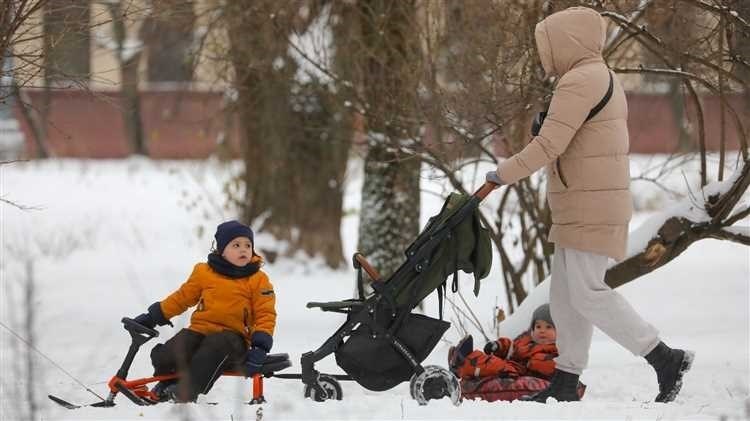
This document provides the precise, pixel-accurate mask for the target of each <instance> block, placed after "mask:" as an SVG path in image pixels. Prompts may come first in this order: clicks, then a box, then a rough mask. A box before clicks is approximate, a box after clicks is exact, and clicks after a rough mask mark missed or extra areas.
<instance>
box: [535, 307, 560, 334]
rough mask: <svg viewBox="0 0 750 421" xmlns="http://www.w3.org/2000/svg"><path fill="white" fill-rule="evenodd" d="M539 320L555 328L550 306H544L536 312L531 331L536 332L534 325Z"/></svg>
mask: <svg viewBox="0 0 750 421" xmlns="http://www.w3.org/2000/svg"><path fill="white" fill-rule="evenodd" d="M537 320H544V321H545V322H547V323H549V324H551V325H552V326H553V327H554V326H555V322H554V321H553V320H552V314H550V311H549V304H542V305H540V306H539V307H537V309H536V310H534V314H533V315H532V316H531V330H534V323H536V321H537Z"/></svg>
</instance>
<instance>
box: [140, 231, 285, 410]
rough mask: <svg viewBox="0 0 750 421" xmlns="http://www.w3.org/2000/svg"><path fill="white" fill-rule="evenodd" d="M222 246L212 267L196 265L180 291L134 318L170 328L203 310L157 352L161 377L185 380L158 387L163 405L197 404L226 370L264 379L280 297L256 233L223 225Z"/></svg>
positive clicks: (219, 239)
mask: <svg viewBox="0 0 750 421" xmlns="http://www.w3.org/2000/svg"><path fill="white" fill-rule="evenodd" d="M215 239H216V249H215V250H213V251H212V252H211V253H210V254H209V255H208V261H207V262H205V263H198V264H196V265H195V267H194V269H193V273H192V274H191V275H190V277H189V278H188V280H187V281H186V282H185V283H184V284H182V286H180V288H179V289H178V290H177V291H175V292H173V293H172V294H170V295H169V296H168V297H166V298H165V299H164V300H162V301H159V302H156V303H154V304H152V305H151V306H149V308H148V312H147V313H143V314H141V315H139V316H138V317H136V318H135V320H136V321H137V322H138V323H140V324H142V325H144V326H147V327H150V328H153V327H155V326H156V325H159V326H163V325H167V324H169V325H171V323H170V322H169V319H171V318H172V317H174V316H177V315H179V314H182V313H183V312H185V310H187V309H188V308H190V307H193V306H195V307H196V308H195V311H194V312H193V314H192V316H191V318H190V326H189V327H188V328H187V329H182V330H180V331H179V332H178V333H177V334H176V335H175V336H173V337H172V338H171V339H169V340H167V341H166V342H165V343H164V344H159V345H156V346H155V347H154V349H153V350H152V351H151V363H152V364H153V366H154V375H165V374H171V373H175V372H177V373H180V377H179V379H178V380H177V381H169V382H160V383H158V384H157V385H156V386H155V387H154V390H153V391H154V393H155V394H156V395H157V396H159V397H160V399H162V400H167V399H172V400H174V401H177V402H189V401H194V400H195V398H196V397H197V396H198V394H200V393H203V394H206V393H208V391H209V390H210V389H211V387H212V386H213V383H214V382H215V381H216V379H217V378H218V377H219V376H220V375H221V373H222V372H223V371H224V370H227V369H243V368H244V371H245V373H246V374H247V375H248V376H251V375H253V374H255V373H258V372H259V371H260V368H261V366H262V365H263V362H264V361H265V358H266V354H267V353H268V352H269V351H270V350H271V346H272V345H273V333H274V328H275V326H276V296H275V295H274V291H273V286H272V285H271V283H270V281H269V280H268V276H267V275H266V274H265V273H264V272H263V271H261V270H260V267H261V266H262V264H263V260H262V258H261V257H260V256H258V255H257V254H255V249H254V244H253V242H254V235H253V231H252V229H250V227H248V226H246V225H243V224H241V223H239V222H237V221H228V222H224V223H222V224H220V225H219V226H218V227H217V229H216V234H215ZM243 366H244V367H243Z"/></svg>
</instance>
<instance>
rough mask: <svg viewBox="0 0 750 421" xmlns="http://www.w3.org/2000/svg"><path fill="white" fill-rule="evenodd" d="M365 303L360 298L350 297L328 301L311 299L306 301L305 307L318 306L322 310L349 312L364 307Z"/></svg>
mask: <svg viewBox="0 0 750 421" xmlns="http://www.w3.org/2000/svg"><path fill="white" fill-rule="evenodd" d="M364 305H365V303H364V301H362V300H358V299H356V298H352V299H349V300H344V301H328V302H315V301H311V302H309V303H307V305H306V307H307V308H319V309H321V310H323V311H333V312H336V313H351V312H353V311H357V310H360V309H362V307H364Z"/></svg>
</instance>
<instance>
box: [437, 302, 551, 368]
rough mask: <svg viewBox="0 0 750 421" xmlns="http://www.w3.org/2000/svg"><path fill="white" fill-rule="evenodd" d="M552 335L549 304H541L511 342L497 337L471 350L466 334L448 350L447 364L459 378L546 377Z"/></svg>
mask: <svg viewBox="0 0 750 421" xmlns="http://www.w3.org/2000/svg"><path fill="white" fill-rule="evenodd" d="M556 337H557V335H556V331H555V324H554V323H553V321H552V317H551V316H550V311H549V304H544V305H542V306H540V307H539V308H537V309H536V310H535V311H534V314H533V316H532V323H531V326H530V328H529V330H528V331H527V332H524V333H522V334H521V335H519V336H518V337H517V338H516V339H514V340H512V341H511V339H510V338H498V339H497V340H495V341H492V342H489V343H487V345H485V346H484V351H480V350H472V349H473V339H472V337H471V335H467V336H466V337H464V338H463V339H462V340H461V341H460V342H459V343H458V345H457V346H456V347H454V348H451V350H450V351H449V352H448V360H449V365H450V368H451V371H453V373H454V374H456V376H458V377H459V378H460V379H470V378H476V377H489V376H493V377H494V376H497V377H511V378H515V377H520V376H534V377H539V378H542V379H549V378H550V377H551V376H552V373H553V372H554V371H555V361H554V358H555V357H557V346H556V345H555V339H556Z"/></svg>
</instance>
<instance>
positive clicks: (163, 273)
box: [0, 157, 750, 421]
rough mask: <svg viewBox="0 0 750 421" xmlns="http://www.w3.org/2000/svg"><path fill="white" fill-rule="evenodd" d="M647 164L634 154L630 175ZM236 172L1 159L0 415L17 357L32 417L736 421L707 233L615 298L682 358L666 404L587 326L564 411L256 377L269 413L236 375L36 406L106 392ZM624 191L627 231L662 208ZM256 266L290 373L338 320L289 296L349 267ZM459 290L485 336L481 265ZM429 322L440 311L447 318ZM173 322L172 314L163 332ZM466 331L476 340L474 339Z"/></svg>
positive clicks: (738, 413) (136, 373) (748, 271)
mask: <svg viewBox="0 0 750 421" xmlns="http://www.w3.org/2000/svg"><path fill="white" fill-rule="evenodd" d="M654 165H655V164H654V162H653V161H651V160H649V159H647V158H643V157H640V158H638V157H636V159H634V164H633V167H634V173H639V172H640V171H642V170H643V169H645V168H647V167H650V166H654ZM691 165H693V164H691ZM358 169H359V165H358V164H357V162H356V161H354V162H353V165H352V166H351V171H350V174H349V176H348V178H349V179H348V182H347V194H346V200H345V206H346V214H347V215H348V216H347V218H346V219H345V222H344V224H343V227H342V235H343V238H344V246H345V251H346V253H347V255H350V254H351V253H352V252H353V251H354V247H355V246H356V236H357V224H358V221H357V213H358V209H357V207H358V206H359V189H360V187H361V184H360V183H361V175H360V174H359V170H358ZM235 171H236V169H234V170H233V169H231V168H227V167H226V166H221V165H219V164H218V163H215V162H210V161H209V162H194V161H180V162H175V161H160V162H152V161H149V160H144V159H130V160H123V161H76V160H60V161H45V162H28V163H15V164H11V165H3V166H0V197H2V198H3V199H6V200H12V201H14V202H15V203H18V204H22V205H25V206H29V207H33V209H31V210H25V211H21V210H19V209H16V208H14V207H12V206H9V205H7V204H1V203H0V221H2V226H1V228H0V229H1V231H0V242H1V243H2V247H1V248H0V253H1V254H0V297H1V298H2V300H1V301H0V322H1V323H2V325H3V326H0V420H3V421H5V420H16V419H19V420H20V419H26V418H25V415H24V414H26V413H27V412H26V411H27V408H28V407H29V402H28V401H27V400H26V399H27V396H28V393H29V392H28V384H27V382H26V380H25V378H26V377H25V375H24V374H23V373H24V371H25V360H26V355H27V353H28V352H32V356H33V362H34V378H35V380H34V382H33V385H32V389H31V390H32V394H33V395H34V396H35V400H34V401H35V404H36V408H37V419H41V420H140V419H149V420H182V419H191V420H205V419H211V420H214V419H215V420H235V421H239V420H256V419H260V418H262V419H266V420H281V419H298V420H302V419H316V420H334V419H425V420H437V419H441V420H442V419H618V420H625V419H627V420H640V419H648V420H686V419H687V420H693V419H708V420H747V419H749V418H750V400H749V398H748V393H749V388H750V386H749V383H750V375H749V371H750V368H749V362H748V360H749V359H750V346H749V345H748V337H749V336H750V321H749V316H748V307H750V305H749V304H750V294H749V292H748V284H749V282H750V251H749V249H748V248H746V247H742V246H739V245H736V244H731V243H728V242H719V241H713V240H706V241H702V242H699V243H697V244H695V245H693V246H692V247H690V248H689V249H688V250H687V251H686V252H685V253H683V254H682V255H681V256H680V257H679V258H677V259H676V260H675V261H674V262H672V263H670V264H669V265H667V266H666V267H664V268H662V269H660V270H658V271H656V272H655V273H652V274H649V275H647V276H644V277H642V278H640V279H638V280H636V281H634V282H632V283H630V284H629V285H626V286H625V287H622V288H620V289H619V291H620V292H621V293H622V294H624V295H625V296H626V297H627V298H628V299H629V300H630V302H631V303H632V304H633V305H634V307H635V308H636V309H637V310H638V311H639V312H640V313H641V314H642V315H643V316H644V317H645V318H646V319H647V320H649V321H650V322H651V323H652V324H654V325H655V326H656V327H657V328H658V329H659V330H660V331H661V332H662V337H663V339H664V340H665V341H666V342H667V343H668V344H670V345H672V346H676V347H685V348H688V349H692V350H694V351H696V361H695V365H694V366H693V369H692V371H690V372H689V374H688V375H687V376H686V378H685V385H684V387H683V391H682V393H681V394H680V395H679V397H678V398H677V400H676V401H675V402H673V403H671V404H657V403H654V402H653V398H654V397H655V395H656V393H657V384H656V377H655V374H654V373H653V371H652V369H651V368H650V367H649V366H648V365H647V364H646V363H645V362H644V361H643V360H642V359H640V358H637V357H634V356H633V355H631V354H629V353H628V352H627V351H625V350H624V349H622V348H620V347H619V346H618V345H616V344H615V343H614V342H612V341H611V340H609V339H608V338H607V337H605V336H604V335H602V334H601V333H600V332H598V331H597V332H596V333H595V336H594V343H593V346H592V349H591V360H590V367H589V369H588V370H586V372H585V373H584V375H583V377H582V381H583V382H584V383H586V384H587V385H588V390H587V393H586V396H585V398H584V401H583V402H580V403H552V404H548V405H542V404H536V403H525V402H514V403H486V402H479V401H465V402H463V403H462V405H460V406H458V407H454V406H453V405H452V404H450V402H448V401H447V400H441V401H431V402H430V404H429V405H427V406H424V407H420V406H418V405H417V404H416V402H414V401H413V400H411V399H410V398H409V391H408V384H402V385H400V386H398V387H396V388H394V389H392V390H389V391H386V392H380V393H376V392H370V391H367V390H365V389H363V388H362V387H360V386H359V385H357V384H356V383H354V382H343V383H342V386H343V393H344V399H343V400H342V401H327V402H324V403H316V402H313V401H312V400H308V399H304V398H303V396H302V384H301V382H300V381H299V380H283V379H268V380H267V381H266V384H265V395H266V398H267V399H268V403H266V404H264V405H262V409H261V410H260V412H258V411H259V409H258V407H256V406H248V405H245V404H244V403H245V402H246V401H248V400H249V396H250V393H251V392H250V391H251V385H250V382H249V381H247V380H241V379H235V378H222V379H220V380H219V381H218V382H217V384H216V385H215V387H214V389H213V390H212V391H211V393H210V394H209V395H208V396H201V397H200V398H199V401H198V403H197V404H181V405H173V404H162V405H158V406H155V407H138V406H135V405H133V404H132V403H130V402H129V401H127V400H126V399H125V398H123V397H121V396H120V397H118V399H117V403H118V404H117V406H116V407H114V408H106V409H101V408H82V409H77V410H74V411H70V410H66V409H63V408H61V407H58V406H57V405H55V404H54V403H52V402H51V401H49V400H48V399H47V398H46V395H47V394H55V395H58V396H60V397H63V398H65V399H68V400H70V401H72V402H77V403H87V402H93V401H95V400H96V398H95V397H94V396H93V395H92V394H91V393H89V392H87V391H86V390H85V388H84V387H83V386H81V385H80V384H79V383H78V382H81V383H83V384H85V385H86V386H87V387H89V388H91V389H92V390H93V391H95V392H96V393H98V394H100V395H102V396H106V393H107V387H106V381H107V380H108V379H109V378H110V377H111V376H112V375H113V374H114V373H115V372H116V370H117V369H118V368H119V366H120V363H121V362H122V359H123V357H124V355H125V353H126V351H127V346H128V344H129V341H130V337H129V335H128V334H127V333H126V332H125V331H124V330H123V329H122V325H121V323H120V319H121V318H122V317H123V316H129V317H134V316H135V315H137V314H139V313H141V312H143V311H144V310H145V309H146V307H147V306H148V305H149V304H151V303H153V302H154V301H157V300H161V299H162V298H164V297H165V296H166V295H167V294H168V293H170V292H171V291H172V290H174V289H176V288H177V287H178V286H179V285H180V284H181V283H182V282H183V281H184V280H185V278H186V277H187V275H188V274H189V273H190V271H191V269H192V267H193V265H194V264H195V263H196V262H198V261H202V260H203V259H205V255H206V254H207V252H208V250H209V247H210V245H211V239H212V235H213V232H214V229H215V226H216V224H218V223H219V222H221V220H224V219H229V218H232V217H234V216H235V215H234V214H233V212H232V210H227V209H226V208H225V206H224V203H225V199H224V198H223V196H222V189H223V186H224V182H225V180H227V179H228V178H229V177H231V176H232V174H233V172H235ZM478 173H479V174H483V173H484V172H483V171H479V172H478ZM684 182H685V180H683V178H682V175H681V174H680V173H679V172H678V173H677V175H676V176H674V177H672V178H670V180H669V183H672V184H673V187H676V188H680V189H681V190H686V189H685V188H684V187H680V185H681V184H684ZM423 186H424V188H425V190H426V191H425V193H424V194H423V196H422V199H423V200H422V218H423V220H426V218H427V217H429V216H430V215H432V214H434V213H436V212H437V211H438V210H439V207H440V205H441V204H442V198H441V197H440V195H444V194H445V193H446V192H447V191H446V190H445V188H444V187H443V185H442V184H441V183H440V182H439V181H435V180H430V179H428V177H426V179H425V182H424V183H423ZM474 187H476V185H475V186H474ZM633 188H634V191H635V192H636V193H637V197H636V205H637V207H638V209H639V213H637V214H636V217H635V218H634V220H633V227H631V228H635V227H636V226H637V225H638V224H639V223H640V222H642V221H643V220H644V219H645V218H647V217H648V215H649V213H650V212H653V211H656V210H659V209H660V208H661V207H662V206H663V205H664V204H665V203H666V200H667V198H666V197H665V195H664V194H663V193H661V192H660V191H659V190H658V189H656V188H654V187H652V186H651V185H649V184H648V183H642V182H635V183H634V184H633ZM436 193H437V194H436ZM495 196H499V195H495ZM493 199H495V198H493V197H490V200H488V201H487V203H486V204H484V205H483V206H485V207H489V206H492V204H493V202H494V200H493ZM745 223H747V221H745ZM302 235H304V233H302ZM272 241H273V240H272V239H270V238H268V237H267V236H264V235H262V234H260V235H256V243H257V245H258V247H260V248H264V247H266V248H269V247H273V248H280V247H282V245H278V244H273V243H272ZM495 262H497V259H496V260H495ZM264 270H265V271H266V272H267V273H268V274H269V275H270V278H271V280H272V282H273V283H274V285H275V289H276V293H277V297H278V298H277V299H278V301H277V310H278V323H277V328H276V335H275V344H274V350H273V352H286V353H289V354H290V357H291V359H292V361H293V363H294V367H292V368H291V369H288V370H287V372H297V373H298V372H299V357H300V355H301V354H302V353H303V352H307V351H310V350H313V349H315V348H317V347H318V346H319V345H320V344H322V342H323V341H324V340H325V339H326V338H328V337H329V336H330V335H331V334H332V333H333V332H334V331H335V329H336V328H337V327H338V326H339V325H340V324H341V323H342V316H341V315H337V314H330V313H323V312H320V311H318V310H309V309H306V308H305V303H306V302H308V301H331V300H338V299H345V298H351V296H352V292H353V280H354V276H355V274H354V271H353V270H351V269H342V270H340V271H332V270H329V269H326V268H325V267H324V266H323V265H322V264H320V262H319V261H315V260H311V259H309V258H307V257H306V256H295V257H294V258H284V259H280V260H278V261H276V262H275V263H273V264H268V265H266V266H265V268H264ZM27 279H33V281H34V290H33V299H32V301H33V306H32V311H31V312H30V314H31V315H32V316H33V326H34V329H33V335H34V338H33V339H34V344H35V347H36V348H37V349H38V350H39V351H41V353H43V354H44V356H42V355H41V354H40V353H37V352H34V351H29V350H28V348H27V347H26V345H25V344H24V343H23V342H22V341H20V340H19V339H18V338H17V337H15V336H14V335H13V334H11V333H10V332H9V331H8V329H6V327H7V328H10V329H12V330H13V331H14V332H16V334H18V335H20V336H22V337H23V338H24V339H28V336H27V331H26V330H25V328H24V326H23V321H24V318H25V317H26V314H27V313H26V312H27V310H26V306H25V304H24V302H25V301H24V298H23V294H24V285H25V284H26V281H27ZM472 285H473V279H472V278H470V277H469V276H465V277H463V278H462V280H461V288H462V291H465V292H466V293H465V294H464V296H465V297H466V299H467V300H468V301H469V303H470V305H471V306H472V308H473V309H474V311H475V312H476V313H477V315H478V316H479V317H480V318H481V319H482V320H483V321H486V322H485V324H486V325H487V326H489V325H490V320H491V319H492V313H493V308H494V306H495V305H496V304H497V303H500V304H501V305H502V303H503V302H504V299H503V297H505V292H504V291H503V289H502V280H501V277H500V271H499V267H498V265H497V263H495V265H494V267H493V271H492V274H491V275H490V277H489V278H488V279H486V280H485V281H484V282H483V286H482V292H481V295H480V297H479V298H478V299H475V298H473V296H472V295H471V293H470V290H471V286H472ZM449 298H451V295H450V294H449ZM453 298H455V297H453ZM448 307H450V306H448ZM425 311H426V312H427V313H428V314H430V315H436V314H437V303H436V302H435V299H434V297H430V298H428V299H427V300H426V306H425ZM188 314H189V313H188ZM446 318H448V319H449V320H450V319H452V318H453V315H452V313H451V312H450V308H448V313H447V314H446ZM187 323H188V317H187V314H186V315H183V316H182V317H180V318H179V319H178V320H176V323H175V327H176V328H179V327H182V326H185V325H186V324H187ZM160 332H161V334H162V335H161V337H160V338H158V339H156V340H153V341H152V342H149V343H147V344H146V345H145V346H144V347H143V348H142V350H141V353H140V354H139V355H137V356H136V360H135V363H134V364H133V367H132V368H131V371H130V377H145V376H148V375H150V374H151V367H150V362H149V358H148V351H149V350H150V348H151V347H152V346H153V345H154V344H156V343H157V341H159V340H164V339H166V338H169V337H170V336H171V335H173V334H174V332H176V329H172V328H169V327H164V328H160ZM474 333H475V338H477V339H476V342H477V344H478V346H480V347H481V345H482V344H483V343H484V340H483V339H481V334H479V333H478V332H474ZM460 335H461V333H460V332H458V330H457V329H455V328H451V330H449V332H448V333H447V334H446V335H445V337H444V340H443V341H442V342H441V343H440V344H439V345H438V346H437V347H436V349H435V350H434V351H433V353H432V354H431V355H430V357H428V360H427V362H426V363H432V364H439V365H442V366H445V365H446V362H445V360H446V355H447V351H448V347H449V346H450V344H451V343H452V342H455V341H456V340H457V339H458V338H459V337H460ZM45 356H46V358H45ZM47 358H48V359H47ZM50 360H51V361H53V362H54V363H53V362H51V361H50ZM316 366H317V367H318V368H319V369H320V370H321V371H323V372H332V373H340V372H341V371H340V369H338V367H337V366H336V364H335V361H334V358H333V356H330V357H328V358H326V359H325V360H323V361H321V362H320V363H318V364H317V365H316ZM63 369H64V371H63ZM66 372H67V373H69V374H70V376H69V375H68V374H66ZM71 376H72V377H71ZM208 402H218V405H209V404H208Z"/></svg>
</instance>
